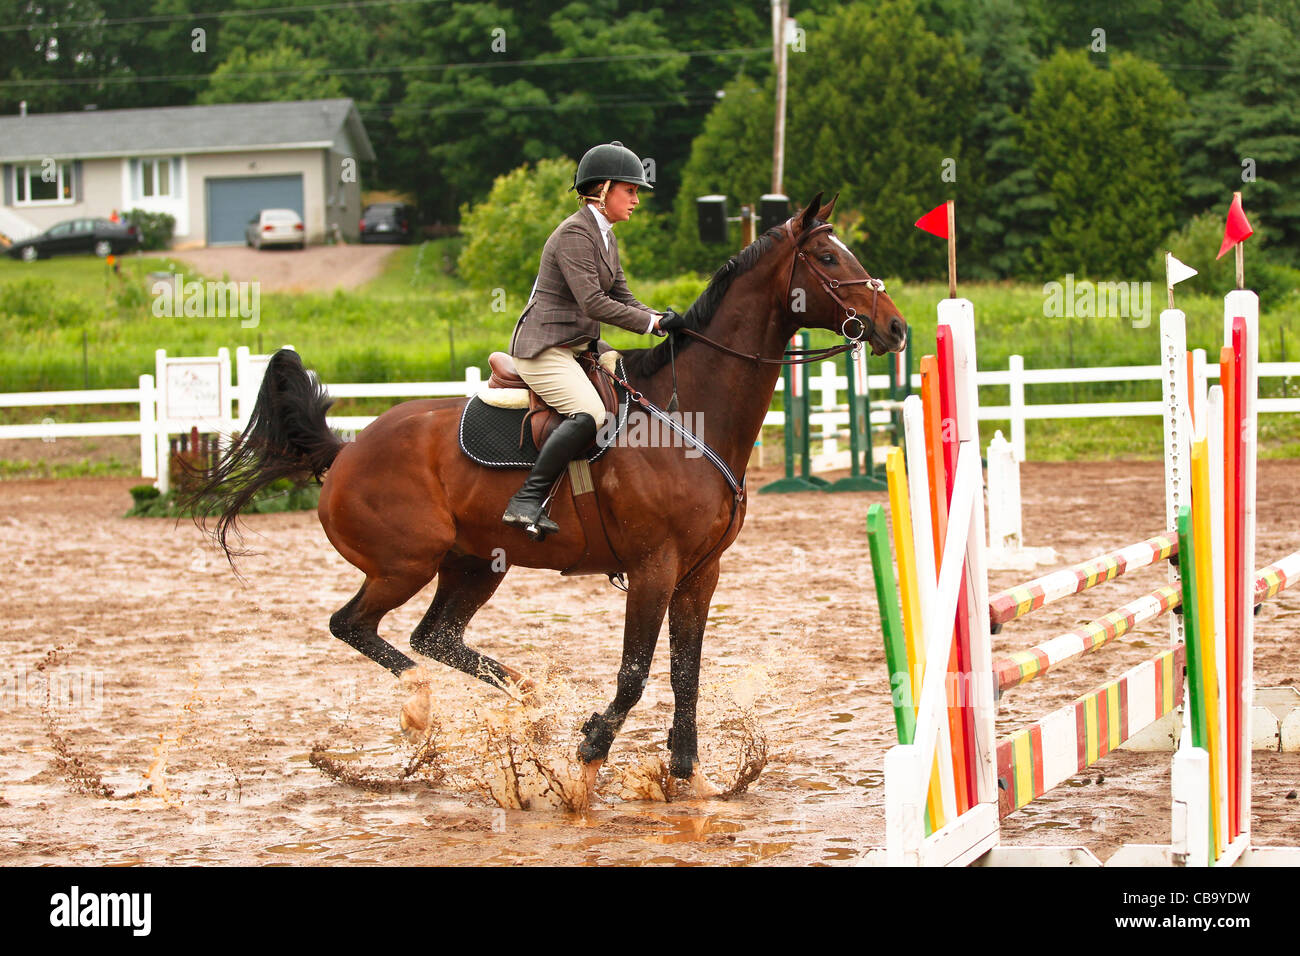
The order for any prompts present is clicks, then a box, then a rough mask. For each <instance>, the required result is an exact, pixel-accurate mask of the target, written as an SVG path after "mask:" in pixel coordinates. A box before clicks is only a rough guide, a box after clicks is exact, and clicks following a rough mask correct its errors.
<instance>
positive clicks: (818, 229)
mask: <svg viewBox="0 0 1300 956" xmlns="http://www.w3.org/2000/svg"><path fill="white" fill-rule="evenodd" d="M793 222H794V220H793V219H787V220H786V223H785V231H786V234H787V235H789V237H790V240H791V241H792V242H793V243H794V246H795V252H794V258H793V259H791V260H790V278H789V279H788V280H786V284H785V307H786V308H787V309H789V307H790V293H791V291H793V289H794V273H795V270H796V269H797V268H798V266H799V263H800V262H802V263H803V264H804V265H805V266H807V267H808V269H809V271H810V272H812V274H813V275H814V276H816V277H817V281H818V282H820V283H821V287H822V288H823V289H824V290H825V291H826V294H827V295H829V296H830V297H831V298H832V299H834V300H835V304H836V305H838V306H839V307H840V308H841V309H842V310H843V311H844V322H843V324H841V325H840V334H841V335H843V336H844V337H845V338H846V339H850V340H852V341H853V342H854V343H855V344H856V343H858V342H861V341H862V339H863V337H865V336H866V334H867V325H866V323H865V322H863V321H862V320H861V319H860V318H858V311H857V309H855V308H853V306H851V305H849V304H848V303H847V302H845V301H844V300H843V299H841V298H840V297H839V295H837V294H836V292H835V290H836V289H838V288H840V287H841V286H846V285H863V284H866V285H867V286H868V287H869V288H870V289H871V292H872V297H871V314H872V315H875V314H876V305H877V303H878V302H879V299H880V293H882V292H884V291H885V283H883V282H881V281H880V280H879V279H874V278H872V276H871V274H870V273H867V276H866V278H865V279H835V278H832V277H831V276H828V275H827V274H826V273H825V272H823V271H822V270H821V268H820V267H819V266H818V265H817V263H816V262H814V261H813V260H812V259H811V258H809V256H808V253H806V252H804V251H803V247H804V243H806V242H807V241H808V240H809V239H812V238H813V237H814V236H819V235H821V234H822V233H823V232H830V231H831V229H832V228H834V227H833V226H831V224H830V223H829V222H823V223H821V224H820V225H817V226H813V228H811V229H809V230H808V231H807V232H805V233H804V234H803V235H801V236H798V237H796V236H795V234H794V226H793V225H792V223H793ZM862 271H863V272H866V267H865V266H864V267H863V270H862ZM851 322H856V323H857V325H858V328H857V332H856V334H854V335H850V334H849V323H851Z"/></svg>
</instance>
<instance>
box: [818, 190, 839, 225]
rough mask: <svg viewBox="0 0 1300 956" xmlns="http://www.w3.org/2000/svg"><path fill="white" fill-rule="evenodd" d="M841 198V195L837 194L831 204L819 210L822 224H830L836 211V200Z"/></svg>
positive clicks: (832, 198)
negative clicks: (832, 214)
mask: <svg viewBox="0 0 1300 956" xmlns="http://www.w3.org/2000/svg"><path fill="white" fill-rule="evenodd" d="M839 198H840V194H839V193H836V194H835V195H834V196H832V197H831V201H830V202H828V203H827V204H826V205H824V206H822V208H821V209H819V210H817V218H818V219H820V220H821V221H822V222H830V221H831V213H832V212H834V211H835V200H837V199H839Z"/></svg>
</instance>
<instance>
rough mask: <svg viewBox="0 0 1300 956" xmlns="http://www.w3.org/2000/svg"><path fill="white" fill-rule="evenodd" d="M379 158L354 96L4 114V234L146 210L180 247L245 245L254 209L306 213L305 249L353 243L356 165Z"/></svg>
mask: <svg viewBox="0 0 1300 956" xmlns="http://www.w3.org/2000/svg"><path fill="white" fill-rule="evenodd" d="M374 158H375V153H374V150H373V149H372V148H371V145H370V138H369V137H368V136H367V135H366V131H365V127H364V126H363V125H362V123H361V117H360V115H359V114H358V113H357V109H356V106H355V105H354V104H353V102H352V100H350V99H337V100H305V101H298V102H288V103H227V104H220V105H215V106H167V107H157V108H151V109H131V110H85V111H83V112H80V113H48V114H26V115H20V116H0V174H2V177H3V180H4V195H3V205H0V233H2V234H4V235H6V236H8V237H9V238H10V239H11V240H16V239H21V238H25V237H26V236H27V235H32V234H35V233H39V232H43V231H45V230H46V229H48V228H49V227H50V226H51V225H53V224H54V223H56V222H60V221H62V220H64V219H75V218H78V217H100V218H105V219H107V218H109V217H110V216H111V215H112V213H113V211H114V210H117V211H119V212H125V211H126V210H128V209H145V210H149V211H153V212H166V213H170V214H171V215H172V216H174V217H176V228H175V233H174V235H175V242H174V245H175V246H176V247H177V248H185V247H193V246H203V245H230V244H242V243H243V242H244V227H245V226H246V225H247V223H248V222H249V220H251V219H252V218H254V217H255V216H256V215H257V213H258V211H259V210H261V209H270V208H285V209H293V210H296V211H297V213H298V214H299V215H300V216H302V219H303V223H304V226H305V234H306V238H307V242H309V243H311V242H322V241H324V239H325V238H326V237H327V236H328V235H330V234H332V233H333V232H334V230H335V227H336V226H337V228H338V230H339V231H340V232H341V233H342V235H343V236H344V237H345V238H347V239H349V240H354V241H355V240H356V239H357V237H358V235H357V231H358V222H359V220H360V218H361V185H360V181H359V180H360V176H359V173H358V169H357V167H358V166H359V165H360V163H361V162H362V161H370V160H373V159H374Z"/></svg>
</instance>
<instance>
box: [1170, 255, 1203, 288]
mask: <svg viewBox="0 0 1300 956" xmlns="http://www.w3.org/2000/svg"><path fill="white" fill-rule="evenodd" d="M1194 275H1197V272H1196V270H1195V269H1193V268H1192V267H1191V266H1189V265H1187V264H1186V263H1184V262H1179V261H1178V260H1177V259H1175V258H1174V254H1173V253H1172V252H1166V253H1165V276H1166V277H1167V279H1168V285H1169V288H1171V289H1172V288H1173V287H1174V286H1176V285H1178V283H1180V282H1182V281H1183V280H1184V279H1190V278H1191V277H1192V276H1194Z"/></svg>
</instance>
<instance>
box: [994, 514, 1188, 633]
mask: <svg viewBox="0 0 1300 956" xmlns="http://www.w3.org/2000/svg"><path fill="white" fill-rule="evenodd" d="M1177 553H1178V539H1177V538H1176V537H1173V536H1171V535H1167V534H1162V535H1156V536H1155V537H1154V538H1148V539H1147V540H1146V541H1140V542H1138V543H1137V544H1131V545H1129V546H1128V547H1125V548H1120V549H1119V550H1118V551H1111V552H1110V553H1108V554H1103V555H1099V556H1098V557H1095V558H1089V559H1088V560H1086V561H1080V562H1079V563H1078V564H1075V565H1072V566H1071V567H1068V568H1062V569H1061V570H1059V571H1051V572H1049V573H1047V574H1044V575H1043V576H1042V577H1038V578H1035V579H1034V580H1032V581H1030V582H1028V583H1027V584H1018V585H1016V586H1014V587H1010V588H1007V589H1006V590H1005V591H999V592H997V593H996V594H994V595H992V596H990V598H989V622H990V623H991V624H993V625H995V626H998V625H1002V624H1005V623H1007V622H1008V621H1014V620H1016V619H1017V618H1020V617H1024V616H1025V615H1026V614H1028V613H1029V612H1030V611H1036V610H1038V609H1039V608H1040V607H1046V606H1047V605H1048V604H1053V603H1055V602H1057V601H1059V600H1061V599H1062V598H1066V597H1069V596H1070V595H1072V594H1080V593H1082V592H1084V591H1087V590H1088V589H1090V588H1095V587H1096V586H1097V585H1099V584H1105V583H1106V582H1107V581H1113V580H1115V578H1117V577H1119V576H1120V575H1122V574H1124V573H1126V572H1128V571H1136V570H1137V569H1138V568H1145V567H1147V566H1148V565H1152V564H1155V563H1156V562H1157V561H1164V560H1167V559H1168V558H1170V557H1172V556H1173V555H1175V554H1177Z"/></svg>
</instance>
